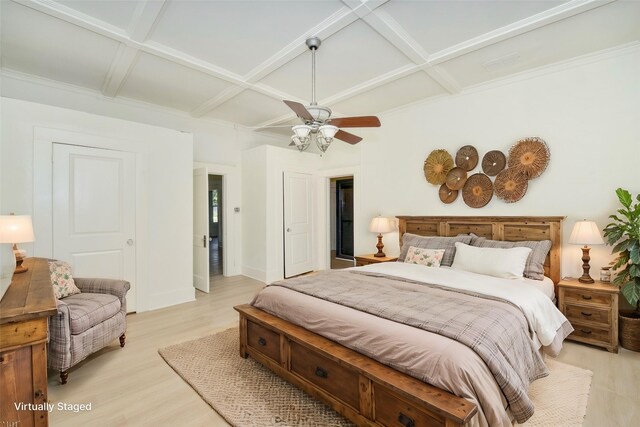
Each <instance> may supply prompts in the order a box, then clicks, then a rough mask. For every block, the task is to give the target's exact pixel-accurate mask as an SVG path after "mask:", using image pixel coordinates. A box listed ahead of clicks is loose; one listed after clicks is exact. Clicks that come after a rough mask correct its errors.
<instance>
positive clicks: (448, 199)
mask: <svg viewBox="0 0 640 427" xmlns="http://www.w3.org/2000/svg"><path fill="white" fill-rule="evenodd" d="M438 196H439V197H440V201H441V202H442V203H446V204H447V205H448V204H449V203H453V202H454V201H455V200H456V199H457V198H458V190H452V189H450V188H449V187H447V184H442V185H441V186H440V190H438Z"/></svg>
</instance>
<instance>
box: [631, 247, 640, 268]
mask: <svg viewBox="0 0 640 427" xmlns="http://www.w3.org/2000/svg"><path fill="white" fill-rule="evenodd" d="M629 259H630V260H631V262H632V263H634V264H640V246H639V245H637V244H636V245H634V246H633V247H631V248H629Z"/></svg>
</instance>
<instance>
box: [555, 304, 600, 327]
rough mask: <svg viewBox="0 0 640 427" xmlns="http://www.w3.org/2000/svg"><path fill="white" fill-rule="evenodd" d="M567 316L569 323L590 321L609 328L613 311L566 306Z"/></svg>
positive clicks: (590, 307)
mask: <svg viewBox="0 0 640 427" xmlns="http://www.w3.org/2000/svg"><path fill="white" fill-rule="evenodd" d="M565 316H567V319H569V322H571V323H572V324H573V322H574V321H577V322H580V321H588V322H595V323H599V324H602V325H606V326H609V325H610V324H611V310H609V309H606V308H598V307H593V306H589V305H586V306H585V305H576V304H569V303H567V304H566V305H565Z"/></svg>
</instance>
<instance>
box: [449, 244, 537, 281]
mask: <svg viewBox="0 0 640 427" xmlns="http://www.w3.org/2000/svg"><path fill="white" fill-rule="evenodd" d="M455 245H456V257H455V258H454V260H453V264H452V265H451V268H455V269H457V270H465V271H470V272H472V273H478V274H485V275H487V276H494V277H501V278H504V279H521V278H522V273H523V272H524V266H525V265H526V263H527V257H528V256H529V254H530V253H531V248H523V247H516V248H509V249H501V248H479V247H476V246H469V245H465V244H464V243H460V242H457V243H456V244H455Z"/></svg>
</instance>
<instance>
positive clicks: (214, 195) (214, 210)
mask: <svg viewBox="0 0 640 427" xmlns="http://www.w3.org/2000/svg"><path fill="white" fill-rule="evenodd" d="M211 222H212V223H214V224H217V223H218V190H213V191H211Z"/></svg>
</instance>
